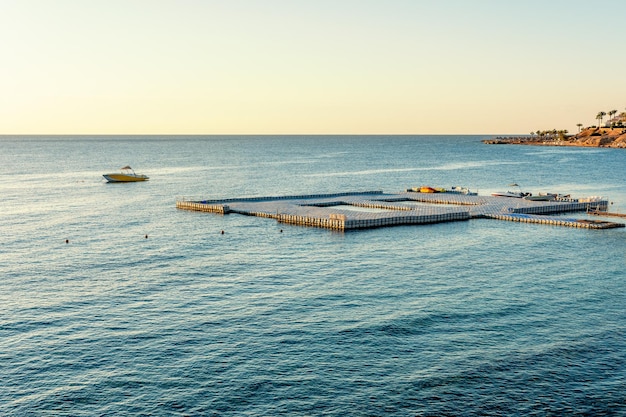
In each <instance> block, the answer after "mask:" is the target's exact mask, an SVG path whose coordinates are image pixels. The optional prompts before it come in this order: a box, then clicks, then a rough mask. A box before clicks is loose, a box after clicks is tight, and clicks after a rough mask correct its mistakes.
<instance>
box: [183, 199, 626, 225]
mask: <svg viewBox="0 0 626 417" xmlns="http://www.w3.org/2000/svg"><path fill="white" fill-rule="evenodd" d="M176 207H177V208H179V209H182V210H194V211H204V212H212V213H219V214H229V213H237V214H243V215H248V216H258V217H266V218H272V219H276V220H277V221H278V222H281V223H288V224H295V225H302V226H314V227H323V228H328V229H334V230H353V229H363V228H372V227H385V226H397V225H414V224H431V223H439V222H450V221H462V220H470V219H474V218H489V219H499V220H509V221H518V222H522V221H523V222H527V223H541V224H554V225H561V226H570V227H582V228H589V229H604V228H613V227H624V224H622V223H613V222H605V221H589V220H584V219H583V220H580V219H565V218H563V217H559V216H551V217H548V216H547V215H549V214H553V215H554V214H562V213H572V212H586V211H589V210H601V211H606V210H607V207H608V200H605V199H598V198H586V199H568V200H566V201H530V200H525V199H521V198H510V197H493V196H478V195H466V194H456V193H417V192H409V191H407V192H400V193H383V192H382V191H363V192H347V193H337V194H316V195H300V196H297V195H296V196H274V197H244V198H228V199H218V200H187V199H178V200H177V201H176Z"/></svg>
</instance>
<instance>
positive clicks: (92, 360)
mask: <svg viewBox="0 0 626 417" xmlns="http://www.w3.org/2000/svg"><path fill="white" fill-rule="evenodd" d="M480 139H481V137H477V136H390V137H384V136H308V137H307V136H293V137H287V136H279V137H275V136H258V137H254V136H246V137H237V136H230V137H200V136H198V137H166V136H164V137H155V136H150V137H141V136H136V137H131V136H126V137H123V136H117V137H61V136H53V137H8V136H5V137H0V198H1V203H0V208H1V212H0V231H1V236H2V238H1V239H0V277H1V279H0V375H2V378H1V379H0V415H7V416H12V415H15V416H23V415H33V416H52V415H54V416H65V415H66V416H95V415H101V416H113V415H116V416H117V415H155V416H156V415H158V416H160V415H163V416H186V415H189V416H196V415H198V416H199V415H206V416H242V415H249V416H272V415H289V416H312V415H324V416H426V415H428V416H442V415H462V416H474V415H524V416H526V415H536V416H545V415H559V416H560V415H602V416H612V415H625V414H626V308H625V306H626V285H625V283H626V273H625V272H626V231H625V229H612V230H600V231H598V230H582V229H570V228H565V227H556V226H545V225H531V224H519V223H510V222H501V221H496V220H471V221H468V222H456V223H446V224H436V225H428V226H407V227H394V228H381V229H370V230H363V231H356V232H346V233H338V232H332V231H328V230H324V229H315V228H304V227H298V226H288V225H284V224H277V223H276V222H275V221H274V220H269V219H261V218H255V217H246V216H239V215H227V216H219V215H214V214H208V213H195V212H186V211H178V210H176V208H175V200H176V198H177V197H181V196H185V197H197V198H203V199H205V198H219V197H241V196H259V195H285V194H311V193H334V192H342V191H362V190H383V191H389V192H394V191H401V190H404V189H406V188H408V187H412V186H419V185H432V186H446V187H449V186H453V185H460V186H468V187H470V188H471V189H473V190H478V191H479V192H480V193H481V194H488V193H489V192H491V191H505V190H506V189H507V188H508V187H507V185H508V184H509V183H511V182H516V183H518V184H519V185H520V186H521V187H522V189H524V190H525V191H532V192H540V191H552V192H564V193H572V194H573V195H575V196H589V195H601V196H606V197H608V198H609V199H610V200H611V201H612V202H613V205H612V206H611V210H614V211H621V212H626V181H625V180H624V178H625V176H624V174H625V172H626V171H625V168H624V167H625V163H626V152H625V151H624V150H620V149H579V148H544V147H524V146H489V145H484V144H482V143H481V142H480ZM126 164H130V165H131V166H133V167H134V168H135V169H136V171H137V172H139V173H144V174H147V175H149V176H150V177H151V179H150V181H148V182H145V183H136V184H106V183H104V180H103V178H102V176H101V175H102V174H103V173H106V172H109V171H116V170H117V169H118V167H120V166H123V165H126ZM280 229H282V230H283V231H282V233H281V232H280ZM221 230H224V232H225V233H224V234H223V235H222V234H221V233H220V231H221ZM146 235H147V236H148V237H147V238H146ZM66 239H67V240H69V243H65V241H66Z"/></svg>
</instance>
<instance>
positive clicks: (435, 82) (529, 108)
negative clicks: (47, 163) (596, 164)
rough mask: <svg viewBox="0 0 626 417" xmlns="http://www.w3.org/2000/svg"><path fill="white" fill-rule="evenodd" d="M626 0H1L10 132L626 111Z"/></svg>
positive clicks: (551, 117) (490, 120)
mask: <svg viewBox="0 0 626 417" xmlns="http://www.w3.org/2000/svg"><path fill="white" fill-rule="evenodd" d="M624 17H626V1H624V0H604V1H602V2H597V1H595V0H593V1H592V0H586V1H583V0H540V1H539V0H524V1H519V0H472V1H467V0H377V1H373V0H308V1H304V0H223V1H217V0H0V37H1V39H2V41H1V42H0V134H172V135H173V134H220V135H221V134H528V133H530V132H531V131H536V130H546V129H558V130H560V129H567V130H568V131H570V132H576V131H577V129H578V128H577V127H576V125H577V124H578V123H582V124H583V125H584V126H589V125H592V124H596V123H597V120H596V119H595V116H596V114H597V113H598V112H599V111H605V112H607V113H608V111H610V110H618V112H622V111H625V110H626V77H625V76H624V74H626V71H625V68H626V53H625V51H624V40H625V39H626V25H625V24H624Z"/></svg>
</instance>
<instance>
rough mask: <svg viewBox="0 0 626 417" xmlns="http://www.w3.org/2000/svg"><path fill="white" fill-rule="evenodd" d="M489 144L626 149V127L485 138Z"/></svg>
mask: <svg viewBox="0 0 626 417" xmlns="http://www.w3.org/2000/svg"><path fill="white" fill-rule="evenodd" d="M482 142H483V143H485V144H487V145H530V146H573V147H584V148H618V149H626V128H587V129H585V130H583V131H581V132H580V133H578V134H576V135H571V136H564V137H556V136H550V137H547V138H546V137H539V136H510V137H502V136H499V137H496V138H492V139H483V141H482Z"/></svg>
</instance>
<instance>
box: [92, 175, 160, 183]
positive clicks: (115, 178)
mask: <svg viewBox="0 0 626 417" xmlns="http://www.w3.org/2000/svg"><path fill="white" fill-rule="evenodd" d="M103 177H104V178H105V179H106V180H107V181H108V182H139V181H147V180H148V179H150V178H149V177H148V176H146V175H137V174H135V175H132V174H104V175H103Z"/></svg>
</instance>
